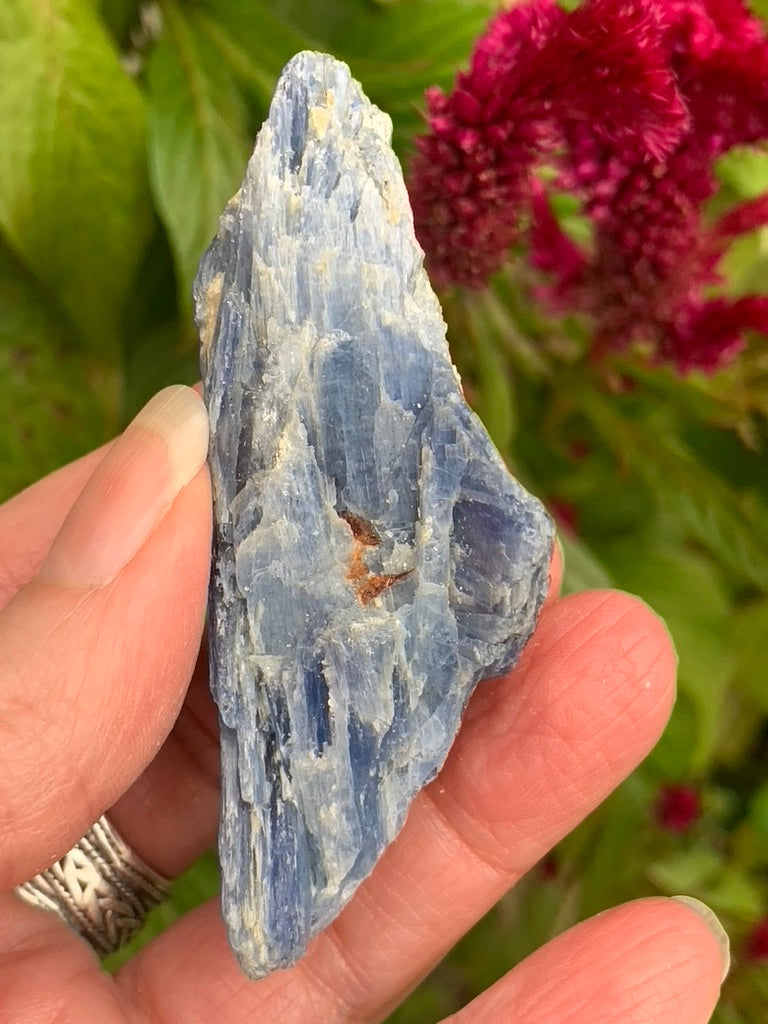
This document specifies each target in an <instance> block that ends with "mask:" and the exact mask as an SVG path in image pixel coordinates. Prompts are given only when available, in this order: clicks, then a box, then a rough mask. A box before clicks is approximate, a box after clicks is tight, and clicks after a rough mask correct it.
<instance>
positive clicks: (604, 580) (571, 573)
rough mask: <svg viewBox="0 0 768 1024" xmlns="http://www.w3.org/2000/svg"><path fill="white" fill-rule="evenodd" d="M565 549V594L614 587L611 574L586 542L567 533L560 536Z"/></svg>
mask: <svg viewBox="0 0 768 1024" xmlns="http://www.w3.org/2000/svg"><path fill="white" fill-rule="evenodd" d="M558 537H559V539H560V543H561V545H562V548H563V557H564V573H563V593H564V594H574V593H576V592H577V591H579V590H603V589H605V588H608V587H612V586H613V580H612V579H611V576H610V573H609V572H608V570H607V569H606V568H605V566H604V565H603V564H602V562H601V561H600V559H599V558H598V557H597V555H595V554H594V552H593V551H592V550H591V549H590V548H589V546H588V545H587V544H585V543H584V541H582V540H580V539H579V538H578V537H571V536H569V535H568V534H566V533H560V534H558Z"/></svg>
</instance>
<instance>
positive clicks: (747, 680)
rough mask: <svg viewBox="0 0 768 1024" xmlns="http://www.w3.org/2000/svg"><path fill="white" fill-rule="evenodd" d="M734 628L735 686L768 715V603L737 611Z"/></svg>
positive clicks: (759, 603)
mask: <svg viewBox="0 0 768 1024" xmlns="http://www.w3.org/2000/svg"><path fill="white" fill-rule="evenodd" d="M731 625H732V632H731V637H730V640H731V645H732V648H733V651H734V654H735V657H736V675H735V683H736V685H737V686H738V687H739V689H740V690H741V691H742V693H744V694H746V695H747V696H748V697H749V698H750V699H751V700H752V701H753V702H754V704H755V705H756V706H757V707H758V708H759V709H760V710H761V711H762V712H763V713H764V714H768V600H763V601H759V602H756V603H755V604H753V605H750V606H749V607H746V608H740V609H738V610H737V612H736V614H735V615H734V617H733V621H732V624H731Z"/></svg>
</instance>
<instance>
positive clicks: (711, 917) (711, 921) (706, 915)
mask: <svg viewBox="0 0 768 1024" xmlns="http://www.w3.org/2000/svg"><path fill="white" fill-rule="evenodd" d="M672 899H673V900H676V901H677V902H678V903H682V904H683V906H685V907H687V908H688V909H689V910H691V911H693V913H694V914H696V915H697V917H699V918H700V919H701V920H702V921H703V922H704V924H705V925H706V926H707V928H709V930H710V931H711V932H712V934H713V935H714V937H715V940H716V942H717V944H718V946H719V947H720V958H721V960H722V964H723V971H722V974H721V976H720V981H721V982H723V981H725V979H726V977H727V975H728V970H729V968H730V966H731V943H730V940H729V938H728V933H727V932H726V930H725V928H723V926H722V924H720V919H719V918H718V916H717V915H716V914H715V912H714V910H711V909H710V908H709V907H708V906H707V904H706V903H702V902H701V900H697V899H695V898H694V897H693V896H673V897H672Z"/></svg>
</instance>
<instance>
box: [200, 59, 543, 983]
mask: <svg viewBox="0 0 768 1024" xmlns="http://www.w3.org/2000/svg"><path fill="white" fill-rule="evenodd" d="M390 135H391V123H390V121H389V118H388V117H386V115H384V114H383V113H381V111H379V110H378V109H377V108H376V107H374V106H373V105H372V104H371V103H370V102H369V101H368V100H367V99H366V97H365V96H364V95H363V93H362V91H361V89H360V86H359V85H358V84H357V83H356V82H355V81H354V80H353V79H352V78H351V76H350V73H349V69H348V68H347V67H346V66H345V65H344V64H341V63H339V62H337V61H335V60H333V59H332V58H331V57H328V56H325V55H322V54H317V53H301V54H298V55H297V56H296V57H295V58H294V59H293V60H292V61H291V62H290V63H289V64H288V65H287V67H286V69H285V70H284V72H283V75H282V77H281V79H280V82H279V84H278V86H277V91H276V93H275V97H274V99H273V102H272V106H271V110H270V113H269V118H268V120H267V122H266V123H265V125H264V127H263V128H262V130H261V133H260V135H259V137H258V140H257V142H256V148H255V151H254V154H253V156H252V158H251V160H250V162H249V164H248V169H247V173H246V177H245V180H244V182H243V185H242V187H241V188H240V191H239V192H238V194H237V195H236V196H235V197H234V199H233V200H232V201H231V202H230V203H229V205H228V206H227V208H226V210H225V212H224V214H223V216H222V218H221V223H220V227H219V233H218V235H217V237H216V239H215V241H214V242H213V244H212V245H211V247H210V249H209V250H208V252H207V253H206V255H205V256H204V258H203V261H202V263H201V266H200V271H199V274H198V277H197V281H196V285H195V298H196V304H197V320H198V326H199V328H200V335H201V351H202V357H201V358H202V367H203V376H204V385H205V396H206V401H207V405H208V410H209V414H210V420H211V428H212V440H211V452H210V463H211V473H212V478H213V487H214V502H215V529H214V555H213V577H212V585H211V599H210V619H209V621H210V627H209V628H210V668H211V686H212V690H213V694H214V697H215V700H216V702H217V704H218V707H219V712H220V718H221V744H222V765H223V781H222V788H223V808H222V818H221V830H220V838H219V848H220V861H221V873H222V903H223V913H224V918H225V921H226V924H227V927H228V932H229V938H230V942H231V944H232V947H233V949H234V951H235V953H236V955H237V957H238V959H239V961H240V964H241V965H242V967H243V969H244V970H245V971H246V973H247V974H248V975H250V976H251V977H260V976H261V975H263V974H265V973H267V972H269V971H271V970H273V969H275V968H279V967H285V966H287V965H289V964H291V963H293V962H294V961H295V960H296V959H297V958H298V957H300V956H301V955H302V953H303V952H304V950H305V949H306V946H307V943H308V941H309V939H310V938H311V937H312V936H313V935H314V934H316V933H317V932H318V931H319V930H320V929H322V928H323V927H325V926H326V925H327V924H328V923H329V922H330V921H332V920H333V919H334V918H335V917H336V915H337V914H338V913H339V911H340V910H341V909H342V907H343V906H344V904H345V903H346V902H347V901H348V900H349V898H350V896H351V895H352V893H353V892H354V891H355V888H356V887H357V886H358V885H359V883H360V882H361V881H362V880H363V879H364V878H365V877H366V876H367V875H368V874H369V873H370V871H371V869H372V868H373V866H374V864H375V862H376V859H377V858H378V857H379V855H380V854H381V852H382V850H383V849H384V848H385V847H386V845H387V844H388V843H389V842H390V841H391V840H392V839H393V838H394V836H395V835H396V833H397V832H398V830H399V829H400V827H401V826H402V824H403V821H404V819H405V816H406V813H407V810H408V806H409V804H410V802H411V800H412V799H413V797H414V796H415V794H416V793H418V791H419V790H420V789H421V787H422V786H424V784H425V783H426V782H428V781H429V780H430V779H431V778H433V777H434V775H435V774H436V772H437V771H438V769H439V768H440V766H441V765H442V763H443V761H444V760H445V757H446V754H447V753H448V750H449V748H450V746H451V744H452V742H453V740H454V737H455V735H456V732H457V729H458V727H459V723H460V719H461V714H462V710H463V708H464V705H465V703H466V701H467V699H468V697H469V695H470V693H471V692H472V690H473V688H474V686H475V684H476V683H477V682H478V680H480V679H482V678H484V677H486V676H489V675H493V674H498V673H501V672H504V671H505V670H506V669H508V668H509V667H510V666H511V665H512V664H514V662H515V660H516V658H517V657H518V655H519V653H520V650H521V649H522V647H523V645H524V644H525V642H526V640H527V639H528V637H529V635H530V633H531V631H532V629H533V626H534V623H535V620H536V616H537V613H538V610H539V607H540V604H541V601H542V599H543V597H544V593H545V590H546V586H547V572H548V565H549V559H550V554H551V544H552V526H551V522H550V520H549V517H548V516H547V514H546V513H545V511H544V510H543V508H542V507H541V505H540V504H539V502H538V501H536V500H535V499H534V498H532V497H530V495H528V494H527V493H526V492H525V491H524V490H523V489H522V488H521V487H520V485H519V484H518V483H517V482H516V481H515V480H514V479H513V478H512V477H511V476H510V475H509V473H508V472H507V470H506V468H505V467H504V464H503V462H502V460H501V458H500V457H499V455H498V453H497V452H496V451H495V449H494V448H493V445H492V444H491V442H490V440H489V438H488V435H487V434H486V432H485V430H484V428H483V426H482V425H481V423H480V422H479V420H478V419H477V417H476V416H475V415H474V414H473V413H472V412H471V410H470V409H469V408H468V406H467V405H466V403H465V401H464V399H463V396H462V392H461V387H460V383H459V380H458V377H457V374H456V371H455V370H454V368H453V366H452V364H451V362H450V358H449V355H448V349H447V345H446V340H445V325H444V323H443V320H442V316H441V313H440V308H439V305H438V303H437V299H436V298H435V295H434V294H433V292H432V290H431V289H430V286H429V282H428V280H427V276H426V274H425V272H424V269H423V267H422V259H423V253H422V251H421V249H420V248H419V246H418V244H417V243H416V241H415V237H414V233H413V223H412V218H411V211H410V207H409V204H408V197H407V194H406V191H405V186H404V184H403V179H402V173H401V169H400V166H399V164H398V162H397V159H396V157H395V155H394V153H393V152H392V149H391V147H390Z"/></svg>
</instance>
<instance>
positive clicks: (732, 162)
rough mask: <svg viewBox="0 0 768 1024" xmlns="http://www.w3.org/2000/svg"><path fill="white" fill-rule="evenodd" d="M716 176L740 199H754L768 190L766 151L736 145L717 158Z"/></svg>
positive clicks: (767, 157)
mask: <svg viewBox="0 0 768 1024" xmlns="http://www.w3.org/2000/svg"><path fill="white" fill-rule="evenodd" d="M717 176H718V178H719V179H720V181H721V182H722V183H723V184H724V185H728V186H729V187H730V188H731V189H733V191H734V192H735V193H736V195H737V196H739V197H740V198H741V199H756V198H757V197H758V196H760V195H762V194H763V192H765V191H768V153H766V152H765V151H763V150H760V149H754V148H751V147H748V146H737V147H736V148H734V149H732V150H730V152H728V153H726V154H725V156H723V157H721V158H720V159H719V160H718V162H717Z"/></svg>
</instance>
